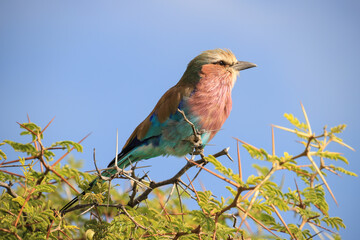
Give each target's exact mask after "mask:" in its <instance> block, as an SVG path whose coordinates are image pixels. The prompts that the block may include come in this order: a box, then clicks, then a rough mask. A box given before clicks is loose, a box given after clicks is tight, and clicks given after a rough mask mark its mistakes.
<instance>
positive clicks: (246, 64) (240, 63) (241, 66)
mask: <svg viewBox="0 0 360 240" xmlns="http://www.w3.org/2000/svg"><path fill="white" fill-rule="evenodd" d="M256 66H257V65H256V64H254V63H251V62H244V61H238V62H236V63H235V64H234V65H233V66H232V68H233V69H234V70H236V71H241V70H245V69H248V68H252V67H256Z"/></svg>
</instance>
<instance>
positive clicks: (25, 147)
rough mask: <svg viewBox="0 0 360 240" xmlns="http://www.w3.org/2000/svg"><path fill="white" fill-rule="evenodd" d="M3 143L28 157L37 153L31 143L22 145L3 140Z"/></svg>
mask: <svg viewBox="0 0 360 240" xmlns="http://www.w3.org/2000/svg"><path fill="white" fill-rule="evenodd" d="M4 142H5V143H7V144H9V145H10V146H11V147H12V148H13V149H14V150H15V151H17V152H24V153H27V154H28V155H35V154H36V153H37V151H36V149H35V147H34V146H33V145H32V144H31V143H27V144H22V143H17V142H13V141H10V140H4Z"/></svg>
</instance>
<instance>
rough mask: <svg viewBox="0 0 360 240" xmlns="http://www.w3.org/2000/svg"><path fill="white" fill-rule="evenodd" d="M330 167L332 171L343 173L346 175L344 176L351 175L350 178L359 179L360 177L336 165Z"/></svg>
mask: <svg viewBox="0 0 360 240" xmlns="http://www.w3.org/2000/svg"><path fill="white" fill-rule="evenodd" d="M329 167H330V168H331V169H333V170H335V171H339V172H342V173H344V174H346V175H349V176H353V177H357V176H358V175H357V174H356V173H354V172H351V171H349V170H346V169H344V168H342V167H335V166H334V165H330V166H329Z"/></svg>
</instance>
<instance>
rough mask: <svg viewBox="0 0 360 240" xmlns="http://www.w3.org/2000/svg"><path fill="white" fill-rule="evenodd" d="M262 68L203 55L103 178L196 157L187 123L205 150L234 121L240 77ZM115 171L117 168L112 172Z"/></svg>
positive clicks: (217, 54)
mask: <svg viewBox="0 0 360 240" xmlns="http://www.w3.org/2000/svg"><path fill="white" fill-rule="evenodd" d="M256 66H257V65H256V64H254V63H251V62H246V61H238V60H237V59H236V57H235V55H234V54H233V53H232V52H231V51H230V50H229V49H213V50H207V51H203V52H201V53H200V54H199V55H198V56H196V57H195V58H194V59H192V60H191V61H190V62H189V64H188V65H187V68H186V70H185V72H184V74H183V75H182V77H181V78H180V80H179V82H178V83H177V84H176V85H175V86H173V87H171V88H170V89H169V90H168V91H166V92H165V94H164V95H163V96H162V97H161V98H160V100H159V101H158V102H157V104H156V105H155V107H154V109H153V110H152V111H151V112H150V114H149V115H148V116H147V117H146V118H145V120H144V121H142V122H141V123H140V124H139V125H138V126H137V127H136V128H135V130H134V131H133V133H132V134H131V135H130V137H129V138H128V140H127V141H126V143H125V145H124V147H123V148H122V150H121V152H120V153H119V154H118V156H117V158H116V159H115V158H114V159H113V160H112V161H111V162H110V163H109V165H108V169H107V170H105V171H103V172H102V173H101V175H102V176H104V177H110V176H112V175H114V174H116V172H117V170H116V168H115V167H114V165H115V162H117V166H118V167H119V168H120V169H124V168H126V167H128V166H129V165H130V164H133V163H136V162H138V161H140V160H145V159H150V158H154V157H157V156H170V155H172V156H178V157H182V156H186V155H187V154H189V153H191V152H192V151H193V150H194V144H196V142H195V141H194V132H193V128H192V126H191V124H189V122H187V121H186V120H185V117H186V118H187V120H188V121H190V122H191V123H192V124H193V126H194V127H195V128H196V129H197V130H199V131H198V133H199V135H200V139H201V142H200V146H197V147H200V148H203V147H205V146H206V144H207V143H208V142H209V141H210V140H211V139H212V138H213V137H214V136H215V134H216V133H217V132H218V131H219V130H220V129H221V127H222V125H223V124H224V122H225V120H226V119H227V118H228V117H229V115H230V111H231V108H232V100H231V91H232V89H233V87H234V84H235V82H236V80H237V77H238V76H239V72H240V71H241V70H245V69H248V68H252V67H256ZM111 167H114V168H112V169H109V168H111ZM99 179H100V177H99V176H98V177H97V178H95V180H93V181H92V182H91V183H90V184H89V187H88V189H87V190H86V191H84V192H82V193H81V194H80V195H79V196H77V197H75V198H74V199H73V200H72V201H70V202H69V203H68V204H66V205H65V206H64V207H63V208H62V209H61V210H60V213H61V214H62V215H63V214H64V212H65V211H66V210H67V209H68V208H70V207H71V206H72V205H73V204H74V203H75V202H77V201H78V199H79V197H80V196H81V195H84V194H85V192H87V191H89V190H91V189H92V187H93V186H94V185H95V184H96V182H98V181H99ZM102 181H104V180H102Z"/></svg>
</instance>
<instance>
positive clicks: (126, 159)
mask: <svg viewBox="0 0 360 240" xmlns="http://www.w3.org/2000/svg"><path fill="white" fill-rule="evenodd" d="M129 155H130V154H126V155H125V156H124V155H122V156H121V153H120V154H119V155H118V156H120V157H121V158H119V160H118V167H119V168H121V169H124V168H126V167H128V166H129V165H130V164H131V163H132V162H133V163H134V162H136V161H137V160H136V159H134V161H131V160H130V156H129ZM113 162H114V163H115V161H114V160H113ZM112 166H114V164H112V165H111V164H110V165H109V166H108V167H112ZM115 173H116V169H108V170H105V171H103V172H102V173H101V175H102V176H103V177H111V176H113V175H114V174H115ZM100 179H101V178H100V177H96V178H95V179H94V180H92V181H91V182H90V183H89V187H88V188H87V189H86V190H85V191H83V192H82V193H80V194H79V195H77V196H76V197H74V198H73V199H72V200H71V201H70V202H68V203H67V204H66V205H65V206H64V207H62V208H61V209H60V211H59V212H60V215H61V216H63V215H64V214H65V213H66V212H65V211H66V210H67V209H69V208H70V207H71V206H72V205H74V204H75V203H76V202H77V201H79V199H80V196H82V195H85V193H86V192H88V191H90V190H91V189H92V188H93V187H94V186H95V184H96V183H97V182H98V181H99V180H100ZM101 182H102V183H103V182H105V181H104V180H101Z"/></svg>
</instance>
